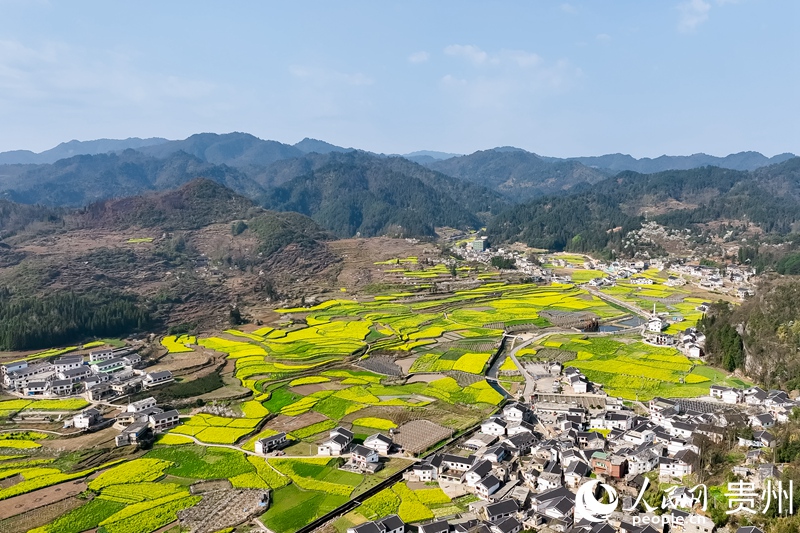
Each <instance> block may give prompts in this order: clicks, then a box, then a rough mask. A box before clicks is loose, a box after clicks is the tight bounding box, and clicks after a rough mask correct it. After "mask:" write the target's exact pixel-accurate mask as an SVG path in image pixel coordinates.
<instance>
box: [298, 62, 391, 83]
mask: <svg viewBox="0 0 800 533" xmlns="http://www.w3.org/2000/svg"><path fill="white" fill-rule="evenodd" d="M289 73H290V74H291V75H292V76H294V77H295V78H301V79H305V80H308V81H310V82H312V83H316V84H320V85H328V84H331V83H335V84H344V85H353V86H359V85H372V84H373V83H375V80H373V79H372V78H370V77H369V76H367V75H365V74H362V73H360V72H356V73H354V74H348V73H345V72H337V71H335V70H330V69H325V68H316V67H304V66H300V65H293V66H291V67H289Z"/></svg>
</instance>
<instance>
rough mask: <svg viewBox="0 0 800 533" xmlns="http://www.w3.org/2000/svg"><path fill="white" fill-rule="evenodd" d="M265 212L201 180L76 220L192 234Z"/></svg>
mask: <svg viewBox="0 0 800 533" xmlns="http://www.w3.org/2000/svg"><path fill="white" fill-rule="evenodd" d="M261 211H262V210H261V209H260V208H258V207H256V205H255V204H254V203H253V201H252V200H250V199H248V198H245V197H244V196H241V195H239V194H236V193H235V192H233V191H232V190H230V189H228V188H227V187H224V186H222V185H220V184H219V183H216V182H215V181H212V180H209V179H205V178H199V179H195V180H192V181H190V182H189V183H186V184H184V185H182V186H181V187H179V188H177V189H173V190H169V191H164V192H157V193H148V194H146V195H142V196H130V197H127V198H114V199H108V200H103V201H100V202H95V203H93V204H90V205H89V206H87V207H85V208H83V209H81V210H79V211H77V212H76V213H75V214H74V215H73V217H72V219H73V220H74V224H75V225H76V226H80V227H84V228H86V227H89V228H100V227H112V228H125V227H131V226H134V227H141V228H153V227H157V228H159V229H161V230H164V231H175V230H190V229H197V228H202V227H204V226H208V225H209V224H214V223H221V222H230V221H232V220H236V219H248V218H251V217H253V216H255V215H256V214H258V213H260V212H261Z"/></svg>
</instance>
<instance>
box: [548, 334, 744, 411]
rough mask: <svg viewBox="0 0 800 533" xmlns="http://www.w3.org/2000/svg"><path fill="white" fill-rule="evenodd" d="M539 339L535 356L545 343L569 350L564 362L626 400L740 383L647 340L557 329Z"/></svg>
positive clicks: (693, 394)
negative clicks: (555, 333)
mask: <svg viewBox="0 0 800 533" xmlns="http://www.w3.org/2000/svg"><path fill="white" fill-rule="evenodd" d="M540 345H541V346H542V349H540V351H539V352H538V353H537V356H538V357H545V358H546V353H547V352H546V349H547V348H557V349H558V350H559V351H563V352H571V353H574V354H575V358H574V359H572V360H570V361H569V362H568V363H566V365H567V366H574V367H576V368H578V369H580V370H581V372H583V374H584V375H585V376H586V377H587V378H589V380H591V381H593V382H595V383H600V384H602V385H603V388H604V390H605V391H606V392H607V393H608V394H609V395H611V396H617V397H620V398H625V399H629V400H640V401H646V400H649V399H651V398H653V397H655V396H663V397H667V398H676V397H696V396H705V395H707V394H708V390H709V387H710V386H711V385H714V384H720V385H728V386H742V383H743V382H741V381H740V380H736V379H734V378H729V377H728V376H727V375H726V374H724V373H723V372H720V371H718V370H716V369H713V368H710V367H707V366H705V364H704V363H702V362H701V361H697V360H691V359H689V358H687V357H686V356H685V355H683V354H682V353H681V352H680V351H678V350H677V349H675V348H666V347H657V346H651V345H648V344H644V343H642V342H640V341H638V340H637V339H635V338H620V337H615V338H610V337H593V338H585V336H578V335H574V336H572V335H558V336H551V337H550V338H548V339H547V340H543V341H542V342H541V343H540Z"/></svg>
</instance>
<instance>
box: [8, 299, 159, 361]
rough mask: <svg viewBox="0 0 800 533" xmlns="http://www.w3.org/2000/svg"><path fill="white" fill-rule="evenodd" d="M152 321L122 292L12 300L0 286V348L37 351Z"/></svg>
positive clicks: (144, 325)
mask: <svg viewBox="0 0 800 533" xmlns="http://www.w3.org/2000/svg"><path fill="white" fill-rule="evenodd" d="M151 325H152V318H151V315H150V312H149V311H148V310H147V309H146V308H145V307H144V306H142V305H140V304H139V303H138V302H137V301H136V299H134V298H132V297H130V296H127V295H123V294H120V293H115V292H110V291H97V292H91V293H87V294H81V295H78V294H75V293H72V292H61V293H56V294H52V295H49V296H44V297H39V298H14V297H13V296H12V295H11V292H10V291H9V290H8V289H7V288H5V289H3V290H0V349H2V350H34V349H39V348H52V347H53V346H64V345H67V344H71V343H75V342H79V341H81V340H83V339H86V338H90V337H113V336H121V335H126V334H128V333H130V332H132V331H137V330H144V329H146V328H148V327H150V326H151Z"/></svg>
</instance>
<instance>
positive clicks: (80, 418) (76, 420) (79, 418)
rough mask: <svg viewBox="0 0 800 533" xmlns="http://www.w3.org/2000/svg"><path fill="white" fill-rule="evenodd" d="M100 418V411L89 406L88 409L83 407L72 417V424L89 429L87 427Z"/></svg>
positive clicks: (101, 417) (101, 418)
mask: <svg viewBox="0 0 800 533" xmlns="http://www.w3.org/2000/svg"><path fill="white" fill-rule="evenodd" d="M101 420H103V416H102V415H101V414H100V411H98V410H97V409H95V408H94V407H91V408H89V409H84V410H83V411H81V412H80V413H78V414H77V415H75V416H74V417H72V425H74V426H75V427H76V428H78V429H89V427H91V426H93V425H95V424H97V423H98V422H100V421H101Z"/></svg>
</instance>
